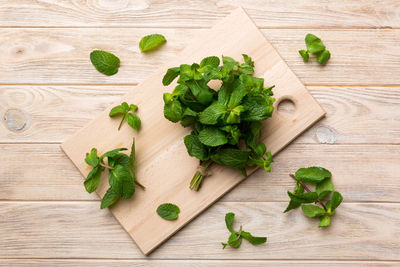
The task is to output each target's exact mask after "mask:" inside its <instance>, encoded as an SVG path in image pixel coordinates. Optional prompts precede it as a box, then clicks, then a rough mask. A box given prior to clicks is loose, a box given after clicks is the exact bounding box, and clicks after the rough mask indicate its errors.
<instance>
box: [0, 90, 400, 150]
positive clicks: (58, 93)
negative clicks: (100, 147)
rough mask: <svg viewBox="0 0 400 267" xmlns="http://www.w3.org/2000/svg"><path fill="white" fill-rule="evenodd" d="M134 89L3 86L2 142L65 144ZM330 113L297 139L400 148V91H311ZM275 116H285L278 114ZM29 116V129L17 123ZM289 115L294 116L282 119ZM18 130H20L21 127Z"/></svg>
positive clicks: (0, 110)
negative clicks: (7, 114)
mask: <svg viewBox="0 0 400 267" xmlns="http://www.w3.org/2000/svg"><path fill="white" fill-rule="evenodd" d="M132 88H134V87H133V86H93V85H92V86H90V85H89V86H23V85H15V86H0V117H3V118H4V116H5V114H6V113H7V111H8V110H19V111H20V113H14V114H11V115H12V116H8V117H7V118H8V120H3V123H0V129H1V130H0V143H18V142H23V143H26V142H62V141H64V140H66V139H67V138H69V137H70V136H72V134H73V133H75V132H76V131H77V130H78V129H80V128H82V127H83V126H84V125H86V124H87V123H88V122H89V121H91V120H92V119H94V118H95V117H96V116H97V115H98V114H99V113H100V112H102V111H104V110H105V108H106V107H107V106H109V105H110V104H111V103H114V102H115V101H117V100H118V99H120V97H121V96H122V95H123V94H125V93H127V92H128V91H130V90H132ZM307 89H308V90H309V91H310V92H311V94H312V95H313V96H314V97H315V98H316V99H317V101H318V102H319V103H320V104H321V106H322V107H323V109H324V110H325V111H326V112H327V115H326V117H325V118H324V119H322V120H321V121H319V122H318V123H317V124H316V125H315V126H313V127H312V128H311V129H309V130H308V131H306V132H305V133H304V134H302V135H301V136H299V137H298V138H297V139H296V141H295V142H296V143H297V144H300V143H301V144H303V143H328V144H332V143H336V144H354V143H374V144H399V143H400V118H399V116H398V114H400V105H399V104H400V86H395V87H375V86H367V87H363V86H352V87H341V86H308V87H307ZM275 112H280V111H279V109H278V110H277V111H275ZM19 114H24V122H25V123H26V124H25V126H24V127H22V128H19V130H15V129H16V128H15V125H14V123H15V121H16V119H18V117H17V116H18V115H19ZM283 115H285V116H288V117H290V116H292V114H291V113H290V112H289V113H288V114H283ZM17 129H18V128H17Z"/></svg>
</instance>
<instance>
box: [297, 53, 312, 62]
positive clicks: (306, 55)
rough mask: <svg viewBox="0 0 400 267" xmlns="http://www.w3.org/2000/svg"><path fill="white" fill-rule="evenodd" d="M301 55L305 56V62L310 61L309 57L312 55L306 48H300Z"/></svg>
mask: <svg viewBox="0 0 400 267" xmlns="http://www.w3.org/2000/svg"><path fill="white" fill-rule="evenodd" d="M299 54H300V56H301V57H302V58H303V61H304V62H308V59H309V58H310V55H309V54H308V52H307V51H306V50H299Z"/></svg>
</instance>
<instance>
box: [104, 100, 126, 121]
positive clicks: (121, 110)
mask: <svg viewBox="0 0 400 267" xmlns="http://www.w3.org/2000/svg"><path fill="white" fill-rule="evenodd" d="M125 103H126V102H125ZM127 112H128V110H127V109H125V106H123V105H118V106H115V107H113V108H112V109H111V110H110V114H109V116H110V117H115V116H118V115H124V114H125V113H127Z"/></svg>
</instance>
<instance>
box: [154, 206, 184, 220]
mask: <svg viewBox="0 0 400 267" xmlns="http://www.w3.org/2000/svg"><path fill="white" fill-rule="evenodd" d="M179 212H180V209H179V207H178V206H177V205H175V204H171V203H164V204H161V205H160V206H158V208H157V214H158V215H160V217H161V218H163V219H165V220H168V221H173V220H176V219H178V214H179Z"/></svg>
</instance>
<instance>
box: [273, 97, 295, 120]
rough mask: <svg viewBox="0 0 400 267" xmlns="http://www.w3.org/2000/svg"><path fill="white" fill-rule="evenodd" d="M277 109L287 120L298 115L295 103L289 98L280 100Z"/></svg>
mask: <svg viewBox="0 0 400 267" xmlns="http://www.w3.org/2000/svg"><path fill="white" fill-rule="evenodd" d="M276 109H277V111H278V113H279V114H280V115H282V116H284V117H286V118H291V117H293V116H294V114H295V113H296V105H295V104H294V101H293V100H292V99H290V98H287V97H283V98H281V99H280V100H279V102H278V104H277V108H276Z"/></svg>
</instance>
